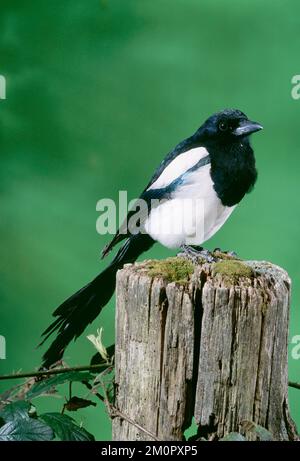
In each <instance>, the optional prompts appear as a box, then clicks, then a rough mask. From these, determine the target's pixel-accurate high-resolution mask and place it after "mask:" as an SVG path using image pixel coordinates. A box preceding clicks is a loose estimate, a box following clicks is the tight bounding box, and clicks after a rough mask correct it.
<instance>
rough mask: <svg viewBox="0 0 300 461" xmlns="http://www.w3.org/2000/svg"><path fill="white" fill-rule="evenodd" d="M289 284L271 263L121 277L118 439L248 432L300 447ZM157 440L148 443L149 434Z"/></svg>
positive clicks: (141, 269) (182, 264) (142, 271)
mask: <svg viewBox="0 0 300 461" xmlns="http://www.w3.org/2000/svg"><path fill="white" fill-rule="evenodd" d="M289 304H290V279H289V277H288V274H287V273H286V272H285V271H284V270H283V269H281V268H280V267H278V266H275V265H273V264H271V263H268V262H256V261H246V262H241V261H237V260H223V261H220V262H218V263H215V264H207V263H206V264H202V265H201V264H199V265H192V263H191V262H189V261H188V260H186V259H183V258H169V259H168V260H165V261H145V262H143V263H137V264H134V265H126V266H125V267H124V268H123V269H122V270H121V271H119V272H118V274H117V303H116V305H117V307H116V352H115V362H116V401H115V406H116V408H117V409H118V411H119V412H120V413H121V414H122V415H123V417H119V416H118V417H115V418H114V419H113V439H114V440H122V441H123V440H155V439H159V440H184V436H183V433H184V431H185V429H186V428H188V427H189V426H190V424H191V421H192V418H193V417H194V418H195V421H196V423H197V425H198V437H204V438H206V439H210V440H211V439H215V440H218V439H220V438H222V437H223V436H224V435H226V434H228V433H230V432H233V431H237V432H240V433H243V434H244V435H245V436H246V438H247V439H248V440H255V439H257V437H258V436H257V433H256V432H255V431H253V430H252V429H251V428H253V424H252V423H256V424H259V425H261V426H263V427H264V428H266V429H268V430H269V431H270V432H271V433H272V435H273V438H274V439H275V440H296V439H297V434H296V429H295V426H294V423H293V421H292V419H291V417H290V415H289V408H288V400H287V389H288V381H287V341H288V321H289ZM150 434H151V435H150Z"/></svg>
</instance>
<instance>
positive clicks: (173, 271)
mask: <svg viewBox="0 0 300 461" xmlns="http://www.w3.org/2000/svg"><path fill="white" fill-rule="evenodd" d="M146 268H147V270H148V274H149V275H150V276H151V277H162V278H163V279H165V280H167V281H168V282H177V283H180V284H184V283H187V282H188V280H189V278H190V276H191V275H192V274H193V272H194V265H193V264H192V262H191V261H189V260H188V259H186V258H180V257H175V258H167V259H162V260H157V259H156V260H152V261H149V262H148V263H147V265H146Z"/></svg>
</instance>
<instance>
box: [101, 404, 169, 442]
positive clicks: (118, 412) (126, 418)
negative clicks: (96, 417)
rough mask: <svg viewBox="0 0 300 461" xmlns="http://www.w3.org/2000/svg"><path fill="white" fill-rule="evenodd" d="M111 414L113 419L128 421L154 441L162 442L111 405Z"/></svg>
mask: <svg viewBox="0 0 300 461" xmlns="http://www.w3.org/2000/svg"><path fill="white" fill-rule="evenodd" d="M110 413H111V417H114V416H118V417H119V418H122V419H124V420H125V421H127V422H128V423H129V424H132V425H133V426H135V427H136V428H137V429H138V430H139V431H141V432H144V433H145V434H147V435H149V436H150V437H151V438H152V439H153V440H156V441H157V442H161V439H159V438H158V437H156V435H154V434H152V432H150V431H148V429H145V428H144V427H142V426H140V425H139V424H138V423H136V422H135V421H133V420H132V419H131V418H129V417H128V416H127V415H124V414H123V413H122V412H121V411H119V410H118V409H117V408H116V407H114V406H113V405H110Z"/></svg>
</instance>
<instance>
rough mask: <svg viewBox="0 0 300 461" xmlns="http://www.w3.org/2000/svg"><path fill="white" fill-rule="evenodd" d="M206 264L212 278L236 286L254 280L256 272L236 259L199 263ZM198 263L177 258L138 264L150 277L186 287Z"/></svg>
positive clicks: (137, 266)
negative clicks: (246, 279)
mask: <svg viewBox="0 0 300 461" xmlns="http://www.w3.org/2000/svg"><path fill="white" fill-rule="evenodd" d="M198 264H199V265H202V264H205V266H206V271H207V273H208V274H209V275H211V276H212V277H216V276H221V277H222V279H224V281H226V280H227V282H230V283H232V284H235V283H237V282H238V280H239V279H240V278H253V277H254V275H255V272H254V270H253V269H252V268H251V267H250V266H249V265H247V264H245V263H244V262H242V261H240V260H236V259H232V258H231V259H224V260H220V261H218V262H215V263H211V264H207V263H205V262H204V261H203V262H200V261H199V263H198ZM198 264H197V263H196V262H192V261H191V260H189V259H187V258H185V257H181V256H176V257H171V258H167V259H161V260H160V259H154V260H148V261H144V262H143V263H137V264H136V265H135V267H136V269H137V270H142V271H146V273H147V274H148V275H149V276H150V277H160V278H163V279H164V280H165V281H166V282H170V283H171V282H175V283H178V284H181V285H185V284H186V283H188V282H189V281H190V279H191V276H192V275H193V273H194V272H195V267H196V266H197V265H198Z"/></svg>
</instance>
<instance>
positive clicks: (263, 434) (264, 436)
mask: <svg viewBox="0 0 300 461" xmlns="http://www.w3.org/2000/svg"><path fill="white" fill-rule="evenodd" d="M254 431H255V432H256V434H257V435H258V437H259V440H261V441H262V442H269V441H271V440H273V436H272V434H271V432H270V431H268V429H266V428H265V427H262V426H260V425H259V424H256V425H255V429H254Z"/></svg>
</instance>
